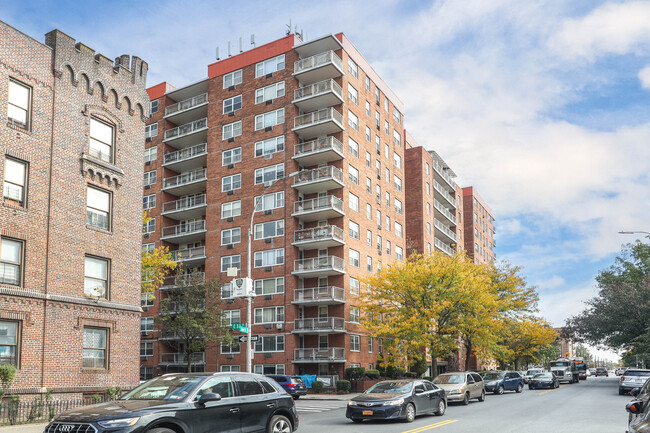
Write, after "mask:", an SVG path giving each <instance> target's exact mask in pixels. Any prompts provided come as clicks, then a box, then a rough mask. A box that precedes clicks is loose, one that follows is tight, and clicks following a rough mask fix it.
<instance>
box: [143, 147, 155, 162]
mask: <svg viewBox="0 0 650 433" xmlns="http://www.w3.org/2000/svg"><path fill="white" fill-rule="evenodd" d="M157 158H158V148H157V147H150V148H148V149H145V150H144V163H145V164H147V163H149V164H151V163H152V162H156V159H157Z"/></svg>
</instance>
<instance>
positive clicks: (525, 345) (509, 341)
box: [496, 317, 557, 370]
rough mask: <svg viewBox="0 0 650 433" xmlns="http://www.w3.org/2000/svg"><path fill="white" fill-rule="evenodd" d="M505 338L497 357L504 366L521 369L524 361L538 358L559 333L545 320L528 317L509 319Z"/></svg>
mask: <svg viewBox="0 0 650 433" xmlns="http://www.w3.org/2000/svg"><path fill="white" fill-rule="evenodd" d="M506 329H507V331H506V333H505V338H504V340H502V342H501V346H502V348H503V350H502V352H501V353H499V354H497V356H496V358H497V360H498V361H499V363H500V364H501V365H502V367H505V365H506V364H511V365H513V366H514V369H515V370H518V369H519V366H520V365H521V363H522V362H525V363H530V362H534V361H536V360H538V359H539V358H540V355H542V353H541V352H540V351H541V350H542V349H543V348H544V347H546V346H547V345H549V344H552V343H554V342H555V341H556V340H557V333H556V332H555V330H554V329H553V328H551V326H550V325H549V324H548V323H546V322H545V321H544V320H542V319H540V318H537V317H526V318H523V319H515V320H509V321H507V328H506Z"/></svg>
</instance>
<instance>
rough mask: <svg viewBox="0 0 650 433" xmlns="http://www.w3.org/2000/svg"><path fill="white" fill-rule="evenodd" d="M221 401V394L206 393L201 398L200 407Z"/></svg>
mask: <svg viewBox="0 0 650 433" xmlns="http://www.w3.org/2000/svg"><path fill="white" fill-rule="evenodd" d="M219 400H221V396H220V395H219V394H215V393H214V392H206V393H205V394H203V395H202V396H201V397H200V398H199V401H198V403H199V405H200V406H205V404H206V403H207V402H209V401H219Z"/></svg>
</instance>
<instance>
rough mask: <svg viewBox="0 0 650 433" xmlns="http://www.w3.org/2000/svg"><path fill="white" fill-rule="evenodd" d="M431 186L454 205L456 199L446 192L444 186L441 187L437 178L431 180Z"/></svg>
mask: <svg viewBox="0 0 650 433" xmlns="http://www.w3.org/2000/svg"><path fill="white" fill-rule="evenodd" d="M433 188H434V189H435V190H436V191H438V192H439V193H440V195H441V196H443V197H444V198H445V199H446V200H447V201H448V202H449V203H451V204H452V206H454V208H455V207H456V200H454V198H453V197H452V196H451V195H450V194H449V193H448V192H447V190H446V189H445V187H443V186H442V185H441V184H440V183H439V182H438V181H437V180H435V179H434V180H433Z"/></svg>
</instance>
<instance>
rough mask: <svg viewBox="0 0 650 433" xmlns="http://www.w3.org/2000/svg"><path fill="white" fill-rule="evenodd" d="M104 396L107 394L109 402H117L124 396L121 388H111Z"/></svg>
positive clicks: (106, 390) (107, 389)
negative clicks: (117, 399) (121, 395)
mask: <svg viewBox="0 0 650 433" xmlns="http://www.w3.org/2000/svg"><path fill="white" fill-rule="evenodd" d="M104 394H106V397H108V399H109V400H115V399H116V398H118V397H119V396H120V394H122V388H120V387H119V386H109V387H108V388H106V389H105V390H104Z"/></svg>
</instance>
